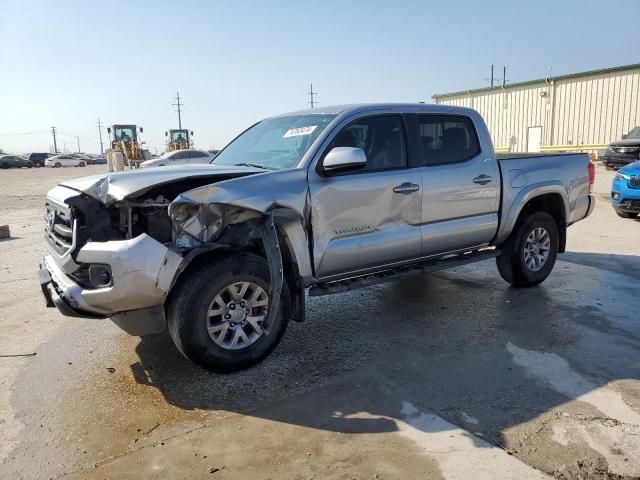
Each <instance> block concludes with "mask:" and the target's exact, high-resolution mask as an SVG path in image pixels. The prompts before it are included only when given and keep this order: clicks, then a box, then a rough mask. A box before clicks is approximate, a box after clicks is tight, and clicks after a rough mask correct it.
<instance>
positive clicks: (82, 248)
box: [41, 169, 312, 335]
mask: <svg viewBox="0 0 640 480" xmlns="http://www.w3.org/2000/svg"><path fill="white" fill-rule="evenodd" d="M238 170H239V171H238V172H230V171H225V172H224V174H221V175H220V174H218V175H209V176H205V175H198V176H197V177H192V176H189V177H187V178H182V179H177V180H176V179H174V180H173V181H171V182H165V183H162V184H160V185H146V186H144V188H142V189H140V190H137V191H135V192H131V191H127V190H131V189H132V188H133V187H131V186H130V185H129V186H127V187H128V188H124V185H123V184H124V182H122V179H120V177H118V176H117V175H116V176H110V177H107V178H106V179H97V180H96V179H94V180H93V181H92V182H88V181H87V180H84V181H85V183H86V185H80V184H79V183H77V184H75V185H73V186H59V187H56V188H55V189H53V190H52V191H51V192H50V193H49V197H48V200H47V201H48V205H52V206H55V208H53V207H52V208H53V210H52V212H50V211H49V210H48V211H47V215H46V218H45V219H46V220H47V227H46V229H45V237H46V238H47V242H48V244H49V250H50V255H49V256H47V257H46V258H45V259H44V260H43V264H42V269H41V283H42V285H43V291H44V292H45V297H46V298H47V302H48V304H50V305H53V304H55V305H56V306H58V308H59V310H60V311H61V312H62V313H63V314H65V315H72V316H82V317H110V318H111V319H112V320H113V321H114V322H115V323H116V324H118V325H119V326H120V327H121V328H122V329H124V330H125V331H127V332H128V333H130V334H133V335H145V334H149V333H156V332H159V331H161V330H163V329H164V328H165V325H166V320H165V317H164V316H165V306H164V304H165V302H166V300H167V298H168V297H169V293H170V291H171V289H172V288H173V286H174V285H175V283H176V281H177V280H178V278H179V277H180V275H181V274H182V273H183V272H184V271H185V270H186V269H187V268H188V267H189V266H190V265H191V264H193V262H197V261H204V258H205V257H203V254H205V253H211V252H214V251H220V252H221V251H225V250H226V251H242V250H248V251H251V252H254V253H258V254H260V255H263V256H264V257H265V258H266V259H267V261H268V264H269V268H270V271H271V274H270V275H271V286H270V289H271V291H270V292H269V293H270V296H271V298H272V302H271V306H272V307H271V308H270V310H269V312H268V315H269V316H273V315H275V312H276V311H277V308H278V303H279V299H280V294H281V291H282V288H283V284H284V282H285V281H286V282H287V283H288V285H289V290H290V291H292V300H293V308H292V309H291V312H292V317H293V318H294V319H297V320H301V319H302V318H303V315H304V287H305V278H306V279H310V278H311V277H312V271H311V265H310V260H309V258H310V257H309V246H308V235H307V232H306V229H305V225H306V220H305V218H306V215H307V212H306V205H307V201H306V200H307V199H306V195H307V192H306V177H305V176H304V175H303V174H302V173H300V172H298V171H295V170H293V171H287V172H273V173H270V174H266V175H255V174H256V173H262V172H260V171H247V169H238ZM122 178H123V179H125V180H127V181H128V182H129V183H131V182H132V180H130V179H128V177H122ZM118 182H120V184H119V185H118ZM216 182H219V183H216ZM270 186H277V191H274V190H272V188H270ZM139 187H141V182H140V180H139V179H138V181H137V184H136V185H135V186H134V188H139ZM79 190H81V191H79ZM172 198H175V200H174V201H173V202H171V201H170V200H169V199H172ZM274 199H278V200H274ZM47 208H48V209H49V207H47ZM55 209H58V210H60V211H62V209H64V212H65V213H64V214H63V213H60V212H57V211H56V210H55ZM64 215H67V217H66V218H65V221H68V222H69V225H73V229H71V228H70V227H65V225H62V224H60V225H58V223H56V222H57V221H58V220H59V219H60V218H63V216H64ZM51 218H53V220H51ZM60 232H62V233H64V234H65V235H67V234H68V235H70V236H71V238H69V239H65V238H62V237H60ZM70 232H71V233H70ZM67 240H68V243H67ZM207 258H208V259H209V260H210V261H213V260H212V257H211V256H208V257H207Z"/></svg>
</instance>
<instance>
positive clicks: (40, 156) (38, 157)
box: [27, 152, 51, 167]
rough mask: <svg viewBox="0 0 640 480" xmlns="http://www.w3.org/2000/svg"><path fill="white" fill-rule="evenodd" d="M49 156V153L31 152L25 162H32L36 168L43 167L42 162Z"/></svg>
mask: <svg viewBox="0 0 640 480" xmlns="http://www.w3.org/2000/svg"><path fill="white" fill-rule="evenodd" d="M50 156H51V154H50V153H38V152H32V153H30V154H29V155H27V160H29V161H31V162H33V164H34V166H36V167H44V161H45V160H46V159H47V158H49V157H50Z"/></svg>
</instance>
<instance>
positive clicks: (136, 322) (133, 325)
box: [39, 234, 182, 335]
mask: <svg viewBox="0 0 640 480" xmlns="http://www.w3.org/2000/svg"><path fill="white" fill-rule="evenodd" d="M76 260H77V264H78V265H80V266H82V265H86V264H101V265H109V266H110V268H111V276H112V282H111V284H110V285H109V286H104V287H100V288H95V287H93V286H91V285H87V284H86V282H83V283H84V284H82V285H81V284H80V283H79V281H77V280H76V279H75V278H73V275H74V272H69V273H66V272H65V271H64V270H63V268H62V267H61V266H60V265H58V263H57V262H56V260H55V258H54V256H53V255H48V256H46V257H45V258H44V259H43V261H42V263H41V265H40V272H39V278H40V284H41V286H42V292H43V294H44V297H45V300H46V302H47V306H49V307H54V306H55V307H57V308H58V310H59V311H60V313H62V314H63V315H66V316H71V317H83V318H105V317H110V318H111V319H112V320H113V321H114V322H115V323H116V324H117V325H118V326H120V327H121V328H122V329H123V330H125V331H127V332H128V333H131V334H133V335H146V334H148V333H156V332H157V331H162V330H163V329H164V326H165V324H166V322H165V319H164V308H163V304H164V301H165V299H166V296H167V293H168V292H169V289H170V288H171V284H172V282H173V278H174V276H175V274H176V272H177V270H178V268H179V266H180V263H181V262H182V257H181V256H180V255H178V254H177V253H175V252H173V251H171V250H169V249H168V248H167V247H165V246H164V245H162V244H161V243H159V242H157V241H156V240H154V239H153V238H151V237H149V236H148V235H146V234H143V235H140V236H138V237H136V238H133V239H131V240H123V241H111V242H90V243H87V244H86V245H85V246H84V247H83V248H82V249H81V250H80V251H79V252H78V255H77V258H76Z"/></svg>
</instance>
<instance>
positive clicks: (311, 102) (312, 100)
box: [309, 83, 318, 108]
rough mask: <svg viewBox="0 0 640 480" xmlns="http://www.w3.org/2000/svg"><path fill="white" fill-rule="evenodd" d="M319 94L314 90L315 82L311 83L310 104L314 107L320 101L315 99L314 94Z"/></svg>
mask: <svg viewBox="0 0 640 480" xmlns="http://www.w3.org/2000/svg"><path fill="white" fill-rule="evenodd" d="M315 95H318V92H314V91H313V83H312V84H311V89H310V90H309V105H311V108H313V107H314V106H315V105H317V104H318V102H316V101H315V99H314V96H315Z"/></svg>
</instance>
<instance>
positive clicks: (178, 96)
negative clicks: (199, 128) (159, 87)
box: [171, 92, 184, 130]
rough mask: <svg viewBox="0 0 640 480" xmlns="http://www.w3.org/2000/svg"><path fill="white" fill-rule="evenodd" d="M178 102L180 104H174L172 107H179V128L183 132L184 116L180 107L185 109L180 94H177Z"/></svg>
mask: <svg viewBox="0 0 640 480" xmlns="http://www.w3.org/2000/svg"><path fill="white" fill-rule="evenodd" d="M176 100H177V101H178V103H172V104H171V105H173V106H174V107H178V128H179V129H180V130H182V116H181V110H180V107H184V103H180V93H179V92H176Z"/></svg>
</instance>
